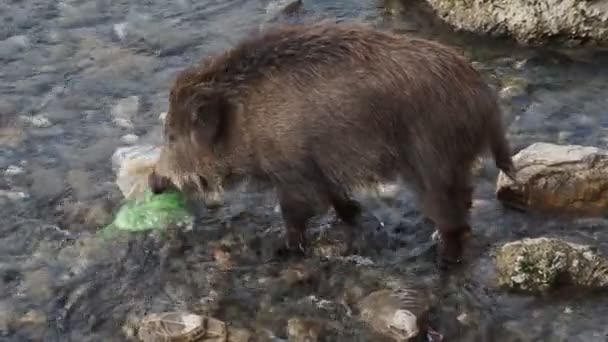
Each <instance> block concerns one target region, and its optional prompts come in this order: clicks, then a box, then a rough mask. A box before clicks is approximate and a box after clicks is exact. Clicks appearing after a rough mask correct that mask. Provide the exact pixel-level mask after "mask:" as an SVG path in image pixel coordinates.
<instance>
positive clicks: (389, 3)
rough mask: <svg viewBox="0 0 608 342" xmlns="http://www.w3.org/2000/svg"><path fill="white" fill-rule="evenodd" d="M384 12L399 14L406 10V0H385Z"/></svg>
mask: <svg viewBox="0 0 608 342" xmlns="http://www.w3.org/2000/svg"><path fill="white" fill-rule="evenodd" d="M382 3H383V8H384V13H385V14H388V15H399V14H401V13H403V12H405V10H406V8H405V1H403V0H383V1H382Z"/></svg>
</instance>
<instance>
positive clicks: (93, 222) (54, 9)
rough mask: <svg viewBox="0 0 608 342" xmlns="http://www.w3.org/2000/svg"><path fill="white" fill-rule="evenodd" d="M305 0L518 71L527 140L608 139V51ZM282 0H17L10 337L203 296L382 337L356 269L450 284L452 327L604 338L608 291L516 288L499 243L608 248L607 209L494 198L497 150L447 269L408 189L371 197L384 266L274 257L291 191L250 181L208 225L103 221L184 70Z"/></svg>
mask: <svg viewBox="0 0 608 342" xmlns="http://www.w3.org/2000/svg"><path fill="white" fill-rule="evenodd" d="M303 3H304V9H305V12H304V13H303V14H301V15H300V16H298V17H297V18H296V19H293V20H317V19H320V18H334V19H336V20H339V21H341V20H349V19H352V18H357V19H363V20H365V21H368V22H372V23H374V24H376V25H378V26H380V27H383V28H385V29H391V30H395V31H400V32H411V33H413V34H419V35H422V36H425V37H428V38H433V39H437V40H440V41H443V42H446V43H448V44H451V45H455V46H458V47H459V48H461V49H462V50H463V51H464V52H465V53H466V54H467V55H468V56H469V57H470V58H471V59H472V60H473V61H474V63H475V65H476V67H478V68H480V69H481V70H483V71H484V73H486V75H487V77H488V79H489V80H490V82H491V83H492V84H493V85H495V86H496V87H500V88H504V87H506V86H508V85H509V84H513V82H515V81H514V80H516V82H515V83H516V84H518V85H520V88H519V90H518V91H517V92H515V93H514V94H512V95H510V96H509V97H508V99H506V100H505V104H504V105H505V109H506V113H507V116H508V120H509V122H510V128H509V133H510V139H511V140H512V142H513V145H514V147H515V149H516V150H518V149H521V148H523V147H525V146H526V145H528V144H530V143H532V142H536V141H548V142H559V143H573V144H585V145H594V146H598V147H602V148H606V147H607V145H608V115H607V113H606V108H608V96H606V94H608V68H607V64H608V63H607V61H608V59H607V58H608V55H607V54H606V53H605V52H601V51H586V50H584V49H578V50H560V49H557V48H554V49H542V50H541V49H524V48H518V47H515V46H514V45H513V44H512V43H509V42H506V41H498V40H489V39H486V40H483V39H479V38H478V37H474V36H472V35H466V34H454V33H450V32H449V30H447V29H446V27H445V25H443V24H441V23H438V22H437V21H436V20H429V17H428V15H426V11H427V9H425V8H424V7H417V6H415V7H412V6H410V7H407V6H406V7H404V8H403V9H402V10H401V12H399V13H397V14H394V15H387V14H385V13H384V11H383V9H382V8H381V6H380V5H381V2H373V1H371V2H368V1H326V0H310V1H304V2H303ZM271 5H272V4H271V3H270V1H267V0H266V1H264V0H259V1H258V0H230V1H200V2H197V1H191V0H179V1H174V2H166V1H159V0H150V1H126V0H118V1H109V0H107V1H106V0H100V1H93V0H70V1H68V0H65V1H56V2H52V1H51V2H49V1H40V0H26V1H5V2H3V3H2V4H0V13H2V14H0V115H1V120H0V123H2V127H0V128H1V129H2V131H1V133H2V134H1V136H0V146H1V147H2V148H1V149H0V170H1V172H2V176H1V177H0V216H2V223H1V224H0V339H1V340H2V341H37V340H44V341H122V340H124V339H125V335H128V334H129V333H132V332H133V329H134V327H135V326H136V322H137V320H138V319H140V318H141V316H142V315H144V314H145V313H147V312H159V311H165V310H191V311H194V312H197V313H207V314H210V315H212V316H214V317H217V318H219V319H223V320H226V321H229V322H231V324H234V325H236V326H241V327H245V328H249V329H251V330H253V331H255V332H256V334H258V335H259V336H260V338H262V340H264V339H265V340H271V338H270V337H269V336H271V335H276V336H279V337H282V338H285V336H286V332H285V322H286V320H287V319H288V318H289V317H292V316H296V315H300V316H308V317H314V318H316V319H319V320H321V321H323V322H325V323H326V325H327V326H328V327H329V328H328V330H327V331H326V332H325V333H324V335H323V336H324V339H325V340H327V341H383V340H384V339H383V337H381V336H378V335H376V334H375V333H374V332H373V331H372V330H370V329H369V328H368V327H366V326H365V325H364V324H363V323H361V322H359V321H358V320H357V319H355V317H354V316H351V315H350V314H349V312H347V310H346V309H345V306H344V305H342V304H340V303H341V301H342V299H343V296H344V293H346V292H348V291H347V288H348V286H350V285H348V284H350V283H352V282H355V283H363V284H367V282H369V283H370V284H369V286H381V285H382V284H383V283H384V282H386V281H387V280H386V279H389V278H390V277H401V278H404V279H406V280H408V281H416V282H420V283H423V284H426V285H428V286H429V287H430V288H433V289H434V290H435V291H434V292H435V299H436V305H435V308H434V310H433V316H432V319H433V326H434V328H435V329H437V330H440V331H441V332H442V333H444V334H445V335H446V336H447V337H450V338H451V339H450V340H451V341H539V340H543V341H566V340H567V341H605V340H606V336H607V334H608V328H607V327H608V300H607V299H606V298H605V297H601V296H599V297H587V296H569V297H567V298H559V300H558V298H557V296H556V298H544V299H535V298H532V297H528V296H523V295H514V294H509V293H506V292H505V291H502V290H500V289H498V288H497V286H496V284H495V281H494V279H495V274H494V272H495V270H494V267H493V259H492V253H493V249H494V248H495V246H497V245H499V244H501V243H503V242H506V241H510V240H513V239H518V238H522V237H528V236H541V235H549V236H559V237H563V238H566V239H568V240H569V241H574V242H580V243H585V244H592V245H594V246H597V247H598V248H599V249H600V250H601V251H602V252H604V254H607V255H608V248H607V247H608V246H607V244H608V230H607V229H606V222H605V221H603V220H571V221H569V222H566V221H563V220H561V221H560V220H554V219H550V218H535V217H530V216H526V215H524V214H521V213H516V212H512V211H507V210H505V209H503V208H502V207H501V206H500V205H499V204H498V203H496V201H495V199H494V197H493V191H494V180H495V178H496V173H495V171H494V169H493V168H492V167H490V166H489V165H491V162H490V161H488V162H487V163H486V167H485V168H484V169H483V170H482V172H481V173H480V175H479V176H478V177H477V190H476V193H475V203H474V209H473V225H474V229H475V234H476V237H475V241H474V246H473V248H472V249H471V250H470V254H471V256H470V260H471V261H470V264H469V265H467V266H466V267H464V268H463V269H462V270H461V271H460V272H458V273H457V274H454V275H452V276H451V277H448V278H447V279H445V278H444V279H441V278H439V275H438V273H437V271H436V269H435V267H434V264H433V255H434V243H433V242H432V240H431V238H430V236H431V234H432V232H433V230H432V227H431V226H430V225H429V224H428V223H427V222H426V221H425V220H424V219H422V218H421V217H420V214H419V213H418V211H417V210H416V208H415V207H413V205H412V203H411V200H410V197H409V195H408V193H407V192H406V191H405V190H402V191H399V192H398V193H397V194H396V195H395V196H394V197H393V198H391V199H385V200H378V199H369V200H366V205H367V207H368V208H369V211H370V213H373V214H374V215H375V216H376V217H377V218H379V219H380V220H381V221H382V222H383V223H384V227H383V228H382V229H381V230H379V231H378V230H376V229H375V226H374V227H371V226H370V228H369V229H367V228H366V230H364V231H363V233H362V236H366V237H367V239H368V242H369V246H370V247H369V248H368V249H367V250H364V251H362V253H361V254H362V256H361V260H367V261H369V262H373V266H369V267H368V268H369V269H373V270H374V271H369V270H368V271H369V272H371V273H370V274H373V275H374V276H371V275H369V274H368V275H366V274H365V272H368V271H366V268H365V267H361V266H356V265H355V264H354V263H353V262H346V261H340V260H334V259H329V260H328V259H324V258H317V257H311V258H309V259H308V260H304V261H300V262H299V263H294V262H292V261H283V262H279V261H276V260H271V259H270V258H269V250H271V249H272V248H273V246H274V245H276V244H277V243H279V241H280V234H281V222H280V218H279V215H278V213H277V212H276V211H275V210H274V207H275V204H276V203H274V200H273V199H272V197H271V196H265V195H257V194H251V195H249V196H245V195H243V194H236V195H235V198H233V200H232V201H231V202H230V203H229V204H228V205H227V206H226V207H225V208H222V209H221V210H219V211H217V212H213V213H208V212H205V211H203V212H202V216H201V218H200V219H201V222H199V224H197V225H196V226H195V229H194V230H193V231H190V232H173V233H170V234H169V236H157V235H154V234H152V235H145V236H144V235H142V236H138V235H134V236H131V237H129V238H128V239H119V240H117V241H113V242H107V243H104V242H102V241H100V240H99V239H97V238H96V237H95V232H96V229H98V228H99V227H101V226H103V225H104V224H106V223H108V222H109V221H110V220H111V218H112V213H113V211H114V210H115V209H116V207H117V206H118V205H119V204H120V200H121V196H120V194H119V192H118V189H117V187H116V186H115V185H114V176H113V173H112V169H111V163H110V156H111V154H112V153H113V151H114V150H115V149H116V148H117V147H119V146H124V145H128V144H133V143H157V142H158V139H159V138H160V135H159V132H160V123H159V121H158V115H159V113H160V112H162V111H164V110H166V108H167V100H166V97H167V96H166V93H167V90H168V87H169V84H170V81H171V79H172V77H173V76H174V75H175V73H176V72H177V71H178V70H179V69H181V68H183V67H185V66H186V65H188V64H191V63H194V62H195V61H196V60H198V59H199V58H200V57H201V56H203V55H205V54H206V53H209V52H211V51H217V50H221V49H224V48H227V47H228V46H230V44H232V43H234V42H235V41H237V40H238V39H239V37H241V36H242V35H244V34H246V33H247V32H248V31H250V30H252V29H256V28H258V27H259V26H260V25H261V24H262V23H264V22H267V21H268V20H269V18H270V14H269V13H268V9H269V8H272V6H271ZM270 22H272V20H270ZM521 85H523V86H521ZM333 226H335V225H334V224H333V219H332V217H331V216H328V217H327V218H322V219H320V221H319V223H318V225H317V226H316V229H313V230H312V233H313V234H314V235H315V236H317V237H318V236H325V234H328V235H331V232H332V231H334V230H335V229H325V228H327V227H332V228H335V227H333ZM219 245H224V246H228V248H229V249H230V253H231V255H232V257H233V258H234V260H235V266H234V267H233V268H232V269H230V270H225V269H223V268H222V266H221V265H219V264H218V263H217V262H215V261H214V258H213V255H212V251H214V250H215V249H216V248H217V247H218V246H219ZM366 258H367V259H366ZM300 264H302V265H304V266H302V267H308V268H309V269H312V270H315V272H313V273H314V276H313V277H312V278H311V280H310V281H308V282H304V283H302V284H300V283H298V284H297V285H285V284H284V283H282V282H280V281H279V282H278V281H275V280H276V279H278V278H280V274H281V272H282V270H285V269H289V268H291V267H300V266H301V265H300ZM298 265H300V266H298ZM379 270H380V271H381V272H380V271H379ZM373 272H380V273H373ZM385 277H386V278H385ZM366 279H367V280H366ZM368 280H369V281H368ZM361 286H367V285H361ZM345 291H346V292H345ZM264 336H265V337H264Z"/></svg>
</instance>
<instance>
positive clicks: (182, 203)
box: [102, 190, 194, 237]
mask: <svg viewBox="0 0 608 342" xmlns="http://www.w3.org/2000/svg"><path fill="white" fill-rule="evenodd" d="M193 221H194V217H193V216H192V214H191V213H190V212H189V211H188V209H187V208H186V200H185V197H184V196H183V194H182V193H180V192H175V191H174V192H166V193H162V194H153V193H152V192H151V191H150V190H146V191H145V193H144V196H143V198H142V199H140V200H130V201H127V202H125V203H124V204H123V205H122V206H121V208H120V209H119V210H118V212H117V213H116V217H115V218H114V221H113V222H112V223H111V224H110V225H108V226H107V227H105V228H104V229H103V230H102V235H105V236H106V237H107V236H108V234H111V233H117V231H126V232H144V231H149V230H160V229H165V228H167V227H168V226H171V225H178V226H183V225H189V224H192V222H193Z"/></svg>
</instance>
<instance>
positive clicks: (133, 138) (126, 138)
mask: <svg viewBox="0 0 608 342" xmlns="http://www.w3.org/2000/svg"><path fill="white" fill-rule="evenodd" d="M137 140H139V137H138V136H137V135H136V134H126V135H123V136H122V137H121V138H120V141H122V142H123V143H125V144H135V143H136V142H137Z"/></svg>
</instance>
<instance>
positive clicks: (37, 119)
mask: <svg viewBox="0 0 608 342" xmlns="http://www.w3.org/2000/svg"><path fill="white" fill-rule="evenodd" d="M20 119H21V121H22V122H24V123H27V124H28V125H30V126H32V127H36V128H49V127H51V126H52V125H53V124H52V123H51V121H50V120H49V118H47V117H46V116H45V115H42V114H38V115H32V116H27V115H24V116H21V118H20Z"/></svg>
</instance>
